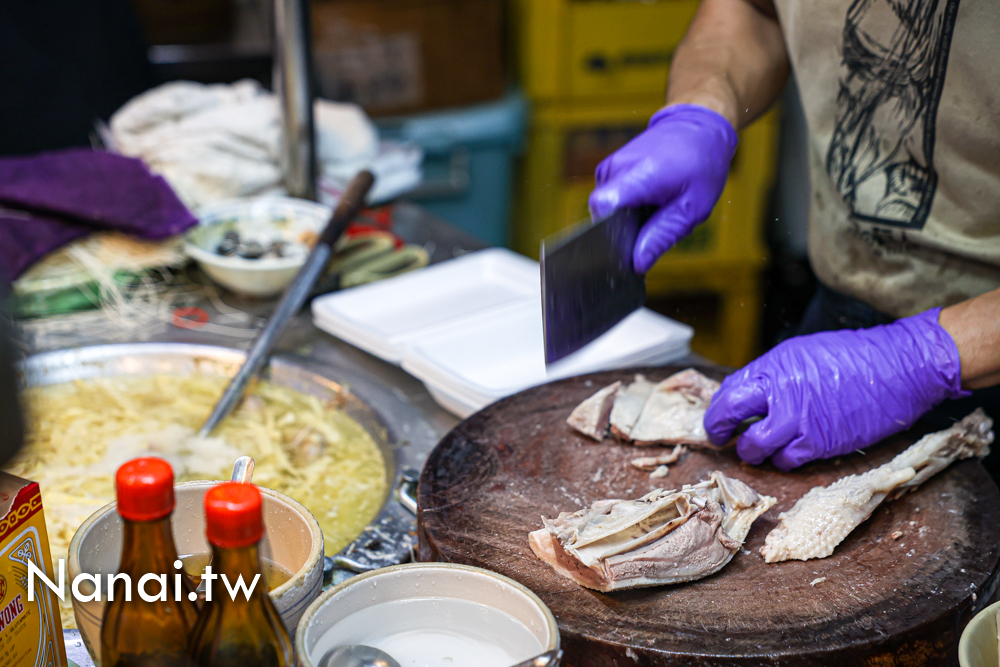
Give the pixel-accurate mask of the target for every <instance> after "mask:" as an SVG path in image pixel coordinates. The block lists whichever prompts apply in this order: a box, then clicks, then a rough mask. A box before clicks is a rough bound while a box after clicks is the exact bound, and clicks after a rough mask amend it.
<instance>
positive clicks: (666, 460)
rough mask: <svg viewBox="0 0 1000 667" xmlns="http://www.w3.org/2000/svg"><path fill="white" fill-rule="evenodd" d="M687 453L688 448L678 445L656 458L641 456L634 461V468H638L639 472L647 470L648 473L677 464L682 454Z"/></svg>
mask: <svg viewBox="0 0 1000 667" xmlns="http://www.w3.org/2000/svg"><path fill="white" fill-rule="evenodd" d="M686 451H687V448H686V447H684V445H677V446H676V447H674V448H673V450H671V451H669V452H664V453H663V454H658V455H656V456H640V457H638V458H635V459H632V461H631V463H632V467H633V468H638V469H639V470H645V471H647V472H649V471H652V470H656V469H657V468H659V467H660V466H665V465H668V464H671V463H675V462H676V461H677V459H679V458H680V457H681V454H683V453H684V452H686Z"/></svg>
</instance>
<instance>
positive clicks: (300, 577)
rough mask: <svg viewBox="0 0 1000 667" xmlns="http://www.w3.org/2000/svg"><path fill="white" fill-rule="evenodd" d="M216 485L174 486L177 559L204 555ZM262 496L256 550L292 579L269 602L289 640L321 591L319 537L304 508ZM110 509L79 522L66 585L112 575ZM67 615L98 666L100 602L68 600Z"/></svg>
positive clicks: (116, 530) (117, 536) (114, 547)
mask: <svg viewBox="0 0 1000 667" xmlns="http://www.w3.org/2000/svg"><path fill="white" fill-rule="evenodd" d="M218 483H219V482H210V481H204V482H203V481H198V482H186V483H184V484H178V485H177V486H176V487H175V489H174V495H175V498H176V506H175V508H174V513H173V515H172V516H171V524H172V525H173V530H174V542H175V543H176V545H177V553H178V554H181V555H184V554H198V553H208V552H209V551H210V550H211V549H210V547H209V545H208V541H207V540H206V538H205V513H204V505H203V503H204V496H205V492H206V491H208V490H209V489H210V488H212V487H213V486H215V485H216V484H218ZM260 491H261V493H262V494H263V496H264V529H265V532H264V539H263V540H262V546H261V550H262V551H266V552H268V553H270V556H271V558H272V559H273V560H274V561H275V562H277V563H279V564H280V565H282V566H283V567H284V568H285V569H287V570H288V571H289V572H292V573H293V575H292V578H291V579H289V580H288V581H286V582H285V583H284V584H282V585H281V586H278V587H277V588H275V589H274V590H273V591H271V599H272V600H273V601H274V605H275V607H277V608H278V612H279V613H280V614H281V619H282V620H283V621H284V622H285V627H287V628H288V632H289V634H290V635H291V636H293V637H294V636H295V628H296V627H297V626H298V623H299V619H301V618H302V615H303V613H305V610H306V607H307V606H308V605H309V604H310V603H311V602H312V601H313V600H315V599H316V597H317V596H318V595H319V593H320V591H321V590H322V588H323V531H322V530H320V527H319V524H318V523H317V522H316V518H315V517H314V516H313V515H312V514H311V513H310V512H309V510H307V509H306V508H305V507H303V506H302V505H300V504H299V503H298V502H296V501H295V500H292V499H291V498H289V497H288V496H286V495H284V494H281V493H278V492H277V491H272V490H271V489H265V488H261V489H260ZM115 506H116V504H115V503H110V504H108V505H105V506H104V507H102V508H101V509H99V510H97V511H96V512H94V513H93V514H92V515H90V517H89V518H88V519H87V520H86V521H84V522H83V525H81V526H80V528H79V529H78V530H77V531H76V534H75V535H73V540H72V541H71V542H70V545H69V562H68V564H67V570H68V571H67V581H68V582H71V581H73V579H74V578H75V577H76V575H78V574H80V573H81V572H86V573H89V574H98V575H101V579H102V581H103V580H104V577H105V576H106V575H108V574H115V573H117V572H118V565H119V562H120V557H121V536H122V520H121V517H120V516H119V515H118V512H116V511H115ZM73 614H74V616H75V617H76V625H77V627H78V628H79V629H80V635H81V636H82V638H83V641H84V643H85V644H86V646H87V651H88V652H89V653H90V655H91V657H92V658H93V659H94V664H96V665H98V667H99V666H100V664H101V656H100V649H101V621H102V619H103V616H104V602H103V601H93V602H80V601H78V600H77V599H76V598H73Z"/></svg>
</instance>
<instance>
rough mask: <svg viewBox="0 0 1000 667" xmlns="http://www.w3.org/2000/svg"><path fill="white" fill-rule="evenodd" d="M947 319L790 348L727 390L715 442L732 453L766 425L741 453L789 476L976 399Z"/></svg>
mask: <svg viewBox="0 0 1000 667" xmlns="http://www.w3.org/2000/svg"><path fill="white" fill-rule="evenodd" d="M940 311H941V309H940V308H935V309H933V310H928V311H927V312H924V313H921V314H919V315H914V316H913V317H907V318H904V319H901V320H897V321H896V322H893V323H892V324H887V325H884V326H877V327H873V328H871V329H858V330H856V331H847V330H845V331H831V332H824V333H817V334H812V335H808V336H799V337H796V338H791V339H789V340H786V341H785V342H783V343H781V344H780V345H778V346H777V347H775V348H774V349H773V350H771V351H770V352H768V353H766V354H764V355H763V356H761V357H760V358H758V359H756V360H754V361H752V362H750V364H748V365H747V366H746V367H745V368H743V369H742V370H739V371H737V372H736V373H733V374H732V375H730V376H729V377H727V378H726V379H725V380H724V381H723V383H722V387H721V388H720V389H719V390H718V391H717V392H716V394H715V396H713V397H712V403H711V405H710V406H709V408H708V411H707V412H706V413H705V430H706V431H707V433H708V436H709V438H710V439H711V440H712V442H714V443H716V444H720V445H721V444H724V443H725V442H727V441H728V440H729V439H730V438H731V437H732V435H733V431H734V430H735V429H736V427H737V426H738V425H739V424H740V422H742V421H743V420H744V419H748V418H750V417H757V416H762V417H764V419H762V420H761V421H758V422H756V423H754V424H752V425H751V426H750V428H748V429H747V430H746V432H745V433H743V434H742V435H740V437H739V439H738V440H737V441H736V453H737V454H739V456H740V458H742V459H743V460H744V461H746V462H747V463H752V464H754V465H756V464H759V463H762V462H763V461H764V460H765V459H767V458H768V457H771V460H772V461H773V462H774V465H776V466H777V467H778V468H781V469H782V470H791V469H792V468H796V467H798V466H800V465H802V464H804V463H807V462H809V461H812V460H815V459H827V458H832V457H834V456H840V455H843V454H847V453H850V452H853V451H855V450H858V449H863V448H865V447H867V446H869V445H871V444H874V443H876V442H878V441H879V440H881V439H882V438H885V437H887V436H889V435H891V434H893V433H896V432H897V431H902V430H903V429H906V428H909V427H910V426H911V425H912V424H913V423H914V422H915V421H916V420H917V419H918V418H919V417H920V416H921V415H922V414H923V413H925V412H927V411H928V410H929V409H931V408H932V407H933V406H935V405H936V404H938V403H940V402H941V401H943V400H945V399H947V398H959V397H961V396H968V395H969V392H967V391H964V390H963V389H962V385H961V382H962V381H961V361H960V359H959V354H958V348H957V347H956V345H955V341H954V340H953V339H952V337H951V335H949V333H948V332H947V331H945V329H944V328H942V327H941V325H940V324H939V323H938V316H939V314H940Z"/></svg>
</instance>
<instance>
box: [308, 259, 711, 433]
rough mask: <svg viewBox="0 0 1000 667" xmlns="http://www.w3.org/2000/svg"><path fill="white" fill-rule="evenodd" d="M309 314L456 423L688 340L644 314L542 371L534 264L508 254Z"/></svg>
mask: <svg viewBox="0 0 1000 667" xmlns="http://www.w3.org/2000/svg"><path fill="white" fill-rule="evenodd" d="M312 312H313V321H314V322H315V324H316V326H318V327H319V328H321V329H323V330H325V331H327V332H328V333H331V334H333V335H334V336H337V337H338V338H341V339H343V340H345V341H347V342H349V343H351V344H353V345H355V346H357V347H359V348H361V349H363V350H366V351H367V352H370V353H371V354H374V355H375V356H377V357H380V358H382V359H385V360H386V361H389V362H392V363H398V364H401V365H402V367H403V368H404V369H405V370H407V371H408V372H410V373H411V374H412V375H414V376H416V377H417V378H419V379H420V380H421V381H423V382H424V384H425V385H426V386H427V388H428V391H430V393H431V395H432V396H433V397H434V398H435V400H437V401H438V403H440V404H441V405H442V406H443V407H445V409H447V410H449V411H451V412H453V413H455V414H456V415H459V416H460V417H466V416H468V415H470V414H472V413H473V412H476V411H478V410H480V409H482V408H483V407H485V406H486V405H488V404H490V403H493V402H494V401H496V400H498V399H500V398H503V397H504V396H508V395H510V394H514V393H516V392H518V391H521V390H523V389H527V388H528V387H532V386H535V385H538V384H543V383H545V382H548V381H550V380H554V379H559V378H563V377H570V376H573V375H579V374H582V373H588V372H592V371H598V370H605V369H610V368H624V367H628V366H639V365H658V364H665V363H669V362H671V361H674V360H676V359H678V358H680V357H682V356H684V355H685V354H687V353H688V351H689V349H690V348H689V345H690V341H691V337H692V335H693V333H694V332H693V330H692V329H691V328H690V327H689V326H687V325H684V324H680V323H679V322H675V321H674V320H671V319H669V318H667V317H664V316H662V315H658V314H656V313H654V312H652V311H650V310H648V309H645V308H643V309H640V310H638V311H636V312H634V313H632V314H631V315H629V316H628V317H627V318H625V319H624V320H622V321H621V322H620V323H619V324H618V325H617V326H616V327H614V328H613V329H612V330H611V331H609V332H607V333H606V334H604V335H603V336H601V337H600V338H599V339H597V340H596V341H594V342H593V343H591V344H590V345H588V346H586V347H585V348H583V349H581V350H579V351H578V352H576V353H574V354H572V355H570V356H568V357H566V358H564V359H561V360H560V361H558V362H557V363H555V364H553V365H552V366H548V367H546V365H545V359H544V342H543V333H542V313H541V289H540V279H539V270H538V263H537V262H534V261H532V260H530V259H527V258H525V257H522V256H521V255H517V254H515V253H513V252H511V251H509V250H505V249H488V250H481V251H478V252H475V253H470V254H468V255H464V256H462V257H460V258H458V259H454V260H451V261H448V262H442V263H441V264H436V265H434V266H431V267H428V268H426V269H421V270H420V271H416V272H413V273H408V274H404V275H402V276H398V277H396V278H392V279H389V280H384V281H381V282H378V283H374V284H371V285H365V286H361V287H356V288H352V289H350V290H344V291H342V292H337V293H335V294H331V295H328V296H324V297H320V298H319V299H316V300H315V301H313V305H312Z"/></svg>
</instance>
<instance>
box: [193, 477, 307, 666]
mask: <svg viewBox="0 0 1000 667" xmlns="http://www.w3.org/2000/svg"><path fill="white" fill-rule="evenodd" d="M261 501H262V499H261V494H260V490H258V489H257V487H256V486H254V485H252V484H240V483H237V482H225V483H223V484H219V485H218V486H215V487H212V488H211V489H209V491H208V493H206V494H205V532H206V533H207V535H208V542H209V544H211V545H212V569H213V570H214V571H215V572H214V574H215V575H218V577H219V580H215V587H214V590H213V588H212V582H213V579H211V578H206V584H207V585H208V586H209V589H208V596H207V599H206V601H205V603H204V605H203V606H202V608H201V613H200V615H199V616H198V624H197V626H195V630H194V635H193V636H192V638H191V655H192V657H193V659H194V664H195V665H196V666H197V667H258V666H259V667H265V666H266V667H292V666H293V648H292V642H291V639H289V636H288V631H287V630H286V629H285V625H284V623H282V621H281V616H280V615H279V614H278V610H277V609H275V607H274V603H273V602H271V597H270V596H269V595H268V592H267V582H266V581H265V580H264V575H263V571H262V568H261V563H260V555H259V552H258V543H259V542H260V540H261V538H262V537H263V536H264V519H263V515H262V502H261ZM210 576H214V575H210ZM222 577H225V578H226V581H221V579H222ZM240 578H242V580H243V583H244V588H242V589H241V588H237V587H238V586H239V581H240ZM227 581H228V584H227V583H226V582H227ZM251 587H252V590H251V591H250V593H249V594H247V593H246V590H248V589H251ZM233 589H235V590H236V593H235V595H233V594H232V592H231V591H232V590H233Z"/></svg>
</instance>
